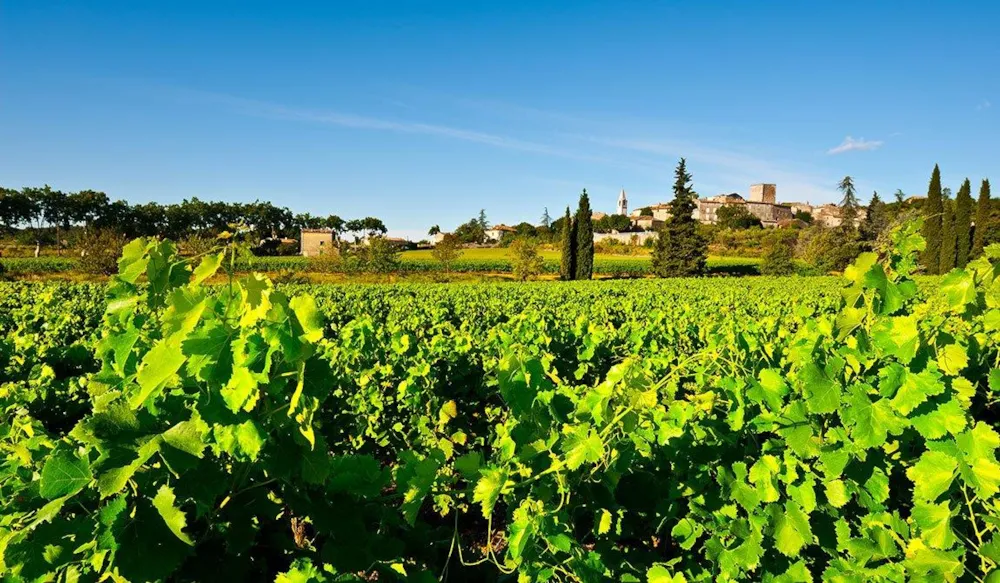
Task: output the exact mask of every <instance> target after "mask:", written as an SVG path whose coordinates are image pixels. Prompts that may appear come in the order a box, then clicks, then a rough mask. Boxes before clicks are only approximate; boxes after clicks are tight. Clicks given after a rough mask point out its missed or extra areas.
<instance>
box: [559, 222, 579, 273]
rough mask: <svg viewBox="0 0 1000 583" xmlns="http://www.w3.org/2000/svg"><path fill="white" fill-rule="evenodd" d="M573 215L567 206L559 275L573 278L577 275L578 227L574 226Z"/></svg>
mask: <svg viewBox="0 0 1000 583" xmlns="http://www.w3.org/2000/svg"><path fill="white" fill-rule="evenodd" d="M573 227H574V225H573V217H572V216H571V215H570V214H569V207H566V216H565V217H564V218H563V226H562V256H561V257H560V258H559V277H561V278H562V279H564V280H567V281H568V280H571V279H573V278H574V277H576V229H575V228H573Z"/></svg>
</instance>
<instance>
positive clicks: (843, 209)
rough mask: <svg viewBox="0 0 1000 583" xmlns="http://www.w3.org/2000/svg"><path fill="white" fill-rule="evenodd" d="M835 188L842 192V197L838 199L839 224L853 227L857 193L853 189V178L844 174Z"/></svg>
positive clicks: (856, 214)
mask: <svg viewBox="0 0 1000 583" xmlns="http://www.w3.org/2000/svg"><path fill="white" fill-rule="evenodd" d="M837 189H838V190H840V192H843V193H844V198H843V199H841V201H840V225H841V226H842V227H846V228H850V229H854V227H855V220H856V219H857V218H858V206H859V204H858V195H857V193H856V191H855V190H854V179H853V178H851V177H850V176H845V177H844V179H843V180H841V181H840V184H838V185H837Z"/></svg>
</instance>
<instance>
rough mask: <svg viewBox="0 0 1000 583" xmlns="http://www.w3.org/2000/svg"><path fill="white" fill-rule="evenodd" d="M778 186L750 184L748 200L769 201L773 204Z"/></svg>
mask: <svg viewBox="0 0 1000 583" xmlns="http://www.w3.org/2000/svg"><path fill="white" fill-rule="evenodd" d="M777 193H778V187H777V186H776V185H774V184H751V185H750V202H769V203H771V204H775V202H777V201H776V199H777Z"/></svg>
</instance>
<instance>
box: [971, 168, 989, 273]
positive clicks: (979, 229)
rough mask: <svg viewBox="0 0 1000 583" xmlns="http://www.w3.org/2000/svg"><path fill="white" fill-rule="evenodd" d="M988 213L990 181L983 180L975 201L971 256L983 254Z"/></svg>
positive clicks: (987, 226)
mask: <svg viewBox="0 0 1000 583" xmlns="http://www.w3.org/2000/svg"><path fill="white" fill-rule="evenodd" d="M991 216H992V215H991V213H990V181H989V180H983V184H982V186H980V187H979V200H978V201H977V202H976V228H975V230H974V232H975V237H974V239H973V243H972V257H979V256H980V255H982V254H983V247H985V246H986V233H987V232H988V231H989V229H990V227H991V226H992V225H991V224H990V222H991V219H990V217H991Z"/></svg>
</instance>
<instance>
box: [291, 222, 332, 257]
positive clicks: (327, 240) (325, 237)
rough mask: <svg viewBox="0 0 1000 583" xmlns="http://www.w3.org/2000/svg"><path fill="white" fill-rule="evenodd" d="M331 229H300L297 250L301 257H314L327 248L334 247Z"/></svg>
mask: <svg viewBox="0 0 1000 583" xmlns="http://www.w3.org/2000/svg"><path fill="white" fill-rule="evenodd" d="M333 243H334V234H333V230H332V229H302V231H301V232H300V235H299V250H300V252H301V253H302V256H303V257H316V256H317V255H320V254H322V253H323V252H324V251H326V250H327V249H335V246H334V244H333Z"/></svg>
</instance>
